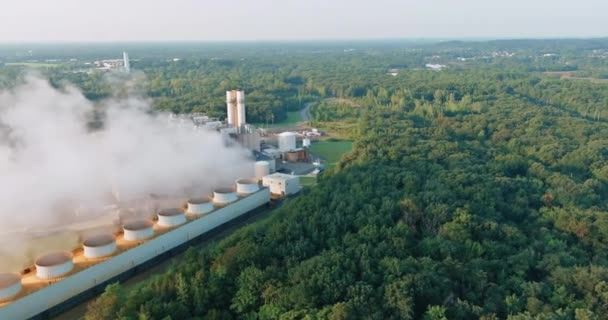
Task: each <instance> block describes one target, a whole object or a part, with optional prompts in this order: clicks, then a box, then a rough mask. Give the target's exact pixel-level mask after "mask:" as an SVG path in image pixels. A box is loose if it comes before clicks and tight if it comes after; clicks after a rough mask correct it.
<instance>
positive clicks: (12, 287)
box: [0, 273, 21, 302]
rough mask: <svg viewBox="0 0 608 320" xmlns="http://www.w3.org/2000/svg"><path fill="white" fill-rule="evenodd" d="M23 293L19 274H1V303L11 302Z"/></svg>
mask: <svg viewBox="0 0 608 320" xmlns="http://www.w3.org/2000/svg"><path fill="white" fill-rule="evenodd" d="M20 291H21V276H20V275H19V274H17V273H0V302H5V301H9V300H11V299H12V298H14V297H15V296H16V295H17V294H18V293H19V292H20Z"/></svg>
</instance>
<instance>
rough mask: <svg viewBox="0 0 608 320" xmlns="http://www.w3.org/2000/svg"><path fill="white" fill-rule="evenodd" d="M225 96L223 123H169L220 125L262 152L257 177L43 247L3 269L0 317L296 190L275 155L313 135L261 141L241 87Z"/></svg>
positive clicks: (116, 273) (37, 310)
mask: <svg viewBox="0 0 608 320" xmlns="http://www.w3.org/2000/svg"><path fill="white" fill-rule="evenodd" d="M125 59H128V58H127V57H126V55H125ZM125 68H128V63H126V64H125ZM127 70H128V69H127ZM226 98H227V109H228V110H227V111H228V117H227V119H226V121H225V122H224V121H219V120H217V119H211V118H208V117H206V116H205V115H200V114H197V115H189V116H187V117H184V116H172V117H170V123H173V124H177V125H184V124H186V123H191V124H193V125H194V127H195V128H200V127H203V128H206V129H210V130H217V131H219V132H220V133H222V134H223V135H224V136H225V138H226V142H227V143H234V142H236V143H240V144H241V145H243V146H245V147H247V148H249V149H250V150H251V151H252V154H254V155H255V158H256V159H257V161H256V162H255V164H254V172H255V176H254V177H245V178H241V179H237V180H236V181H235V182H234V183H233V184H232V185H228V186H222V187H218V188H216V189H214V190H213V191H212V192H210V193H209V194H204V195H201V196H199V197H195V198H190V199H185V198H181V196H164V197H165V198H166V199H165V198H163V201H158V199H154V201H156V202H155V205H154V206H141V205H140V208H139V210H138V211H139V214H118V216H117V218H116V219H115V220H114V221H112V223H111V225H110V226H108V228H104V229H101V230H102V231H99V230H97V231H96V232H93V233H92V232H90V230H88V231H89V232H85V231H87V230H78V231H79V233H78V234H79V245H78V246H77V247H74V248H72V250H66V251H52V252H46V253H44V254H41V255H40V256H38V257H37V258H36V259H35V261H34V262H33V265H31V266H29V267H26V268H24V269H23V270H22V271H21V272H17V273H11V272H6V271H7V270H0V319H26V318H31V317H46V316H48V315H49V310H53V309H57V308H60V307H61V306H62V305H63V304H66V303H67V301H70V300H73V299H76V298H77V297H79V296H81V295H83V294H86V293H87V292H89V291H91V290H94V289H96V288H98V287H100V286H104V285H105V284H107V283H108V282H110V281H115V280H116V279H119V278H120V277H121V275H124V274H126V273H127V272H129V271H131V270H134V269H135V268H137V267H138V266H141V265H145V264H146V263H149V262H150V261H153V260H154V259H157V258H158V257H161V256H164V255H166V254H167V253H168V252H171V250H174V249H175V248H177V247H180V246H183V245H184V244H187V243H189V242H190V241H192V240H193V239H195V238H199V237H201V236H202V235H204V234H205V233H208V232H210V231H212V230H214V229H216V228H218V227H220V226H222V225H224V224H227V223H229V222H230V221H232V220H235V219H238V218H239V217H241V216H244V215H246V214H247V213H249V212H252V211H254V210H256V209H258V208H261V207H263V206H265V205H266V204H268V203H270V202H271V201H273V199H280V198H283V197H286V196H289V195H292V194H295V193H298V192H299V191H300V183H299V178H298V176H295V175H291V174H285V173H281V172H275V171H276V170H277V167H280V165H277V162H279V164H280V163H282V162H287V161H290V162H299V161H304V160H306V159H308V153H307V151H306V143H308V145H309V144H310V141H308V142H306V141H305V140H304V142H303V143H304V146H302V147H300V148H297V146H296V134H295V133H292V132H285V133H281V134H279V135H278V147H270V145H269V144H268V143H266V142H262V140H261V138H260V137H261V133H260V131H259V130H258V129H256V128H254V127H253V126H251V125H248V124H247V122H246V118H245V104H244V103H245V102H244V101H245V94H244V92H243V91H228V92H227V94H226ZM190 121H191V122H190ZM269 149H270V150H269ZM274 150H278V152H275V151H274ZM150 201H152V200H150ZM167 203H171V204H176V205H171V206H166V204H167ZM150 208H154V209H153V210H150ZM119 209H120V208H119ZM146 210H147V211H148V212H143V213H142V211H146Z"/></svg>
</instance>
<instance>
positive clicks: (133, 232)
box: [122, 220, 154, 241]
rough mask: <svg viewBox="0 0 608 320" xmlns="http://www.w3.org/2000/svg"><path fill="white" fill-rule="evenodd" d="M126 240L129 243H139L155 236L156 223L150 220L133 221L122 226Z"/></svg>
mask: <svg viewBox="0 0 608 320" xmlns="http://www.w3.org/2000/svg"><path fill="white" fill-rule="evenodd" d="M122 229H123V232H124V235H123V237H124V239H125V240H127V241H138V240H144V239H148V238H150V237H152V236H153V235H154V223H153V222H152V221H150V220H133V221H129V222H127V223H125V225H124V226H122Z"/></svg>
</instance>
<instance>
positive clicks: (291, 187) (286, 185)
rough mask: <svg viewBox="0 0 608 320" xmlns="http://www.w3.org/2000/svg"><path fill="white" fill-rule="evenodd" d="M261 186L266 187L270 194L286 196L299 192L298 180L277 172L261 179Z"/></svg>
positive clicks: (296, 177)
mask: <svg viewBox="0 0 608 320" xmlns="http://www.w3.org/2000/svg"><path fill="white" fill-rule="evenodd" d="M262 185H264V186H265V187H268V188H269V189H270V193H272V194H277V195H281V196H288V195H291V194H294V193H298V192H299V191H300V178H299V177H298V176H294V175H291V174H285V173H279V172H277V173H273V174H270V175H267V176H265V177H264V178H262Z"/></svg>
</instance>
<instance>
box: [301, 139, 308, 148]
mask: <svg viewBox="0 0 608 320" xmlns="http://www.w3.org/2000/svg"><path fill="white" fill-rule="evenodd" d="M302 147H304V148H309V147H310V139H308V138H305V139H303V140H302Z"/></svg>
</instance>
